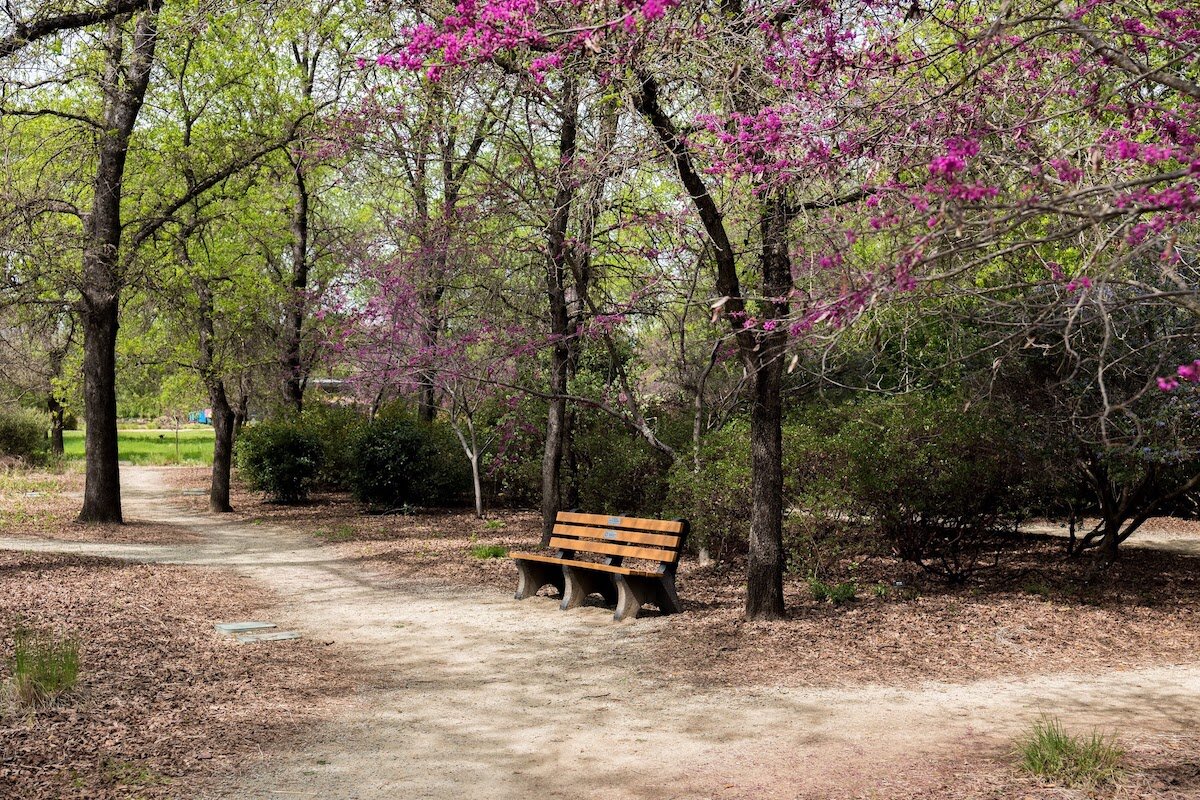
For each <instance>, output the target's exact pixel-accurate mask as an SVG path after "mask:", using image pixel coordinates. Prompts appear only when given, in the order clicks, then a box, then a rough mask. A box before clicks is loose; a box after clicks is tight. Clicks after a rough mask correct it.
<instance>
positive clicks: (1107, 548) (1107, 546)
mask: <svg viewBox="0 0 1200 800" xmlns="http://www.w3.org/2000/svg"><path fill="white" fill-rule="evenodd" d="M1120 535H1121V523H1120V522H1119V521H1118V522H1115V523H1105V525H1104V535H1103V536H1102V537H1100V549H1099V552H1098V553H1097V555H1096V558H1097V561H1099V562H1100V566H1103V567H1107V566H1109V565H1111V564H1113V563H1115V562H1116V560H1117V558H1118V557H1119V556H1120V554H1121V550H1120V544H1121V538H1120Z"/></svg>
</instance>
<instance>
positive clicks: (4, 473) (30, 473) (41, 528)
mask: <svg viewBox="0 0 1200 800" xmlns="http://www.w3.org/2000/svg"><path fill="white" fill-rule="evenodd" d="M82 502H83V473H82V472H81V471H80V470H79V469H78V468H76V467H75V466H74V465H70V464H68V465H65V466H63V467H62V468H60V469H57V470H55V471H44V470H23V469H15V470H5V469H0V536H28V537H37V538H40V539H52V540H54V541H60V542H111V543H119V544H186V543H188V542H194V541H198V540H199V538H200V537H198V536H196V535H195V534H193V533H190V532H188V531H186V530H184V529H182V528H177V527H172V526H169V525H155V524H152V523H149V522H145V521H141V520H137V519H129V520H127V521H126V524H124V525H80V524H78V523H76V522H75V518H76V517H77V516H78V515H79V508H80V506H81V504H82Z"/></svg>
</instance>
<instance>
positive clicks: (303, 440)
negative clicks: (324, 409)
mask: <svg viewBox="0 0 1200 800" xmlns="http://www.w3.org/2000/svg"><path fill="white" fill-rule="evenodd" d="M323 457H324V449H323V448H322V446H321V440H320V439H319V438H318V437H317V436H316V435H315V434H313V433H312V432H311V431H310V430H309V429H308V428H307V427H306V426H305V425H304V424H303V423H302V422H299V421H297V420H295V419H292V418H280V419H274V420H266V421H264V422H259V423H257V424H254V425H248V426H246V428H244V429H243V430H242V434H241V436H239V437H238V440H237V464H238V470H239V474H240V475H241V477H242V478H243V479H245V480H246V482H247V483H248V484H249V485H250V487H251V488H253V489H257V490H259V491H263V492H266V493H267V494H268V495H269V496H270V497H271V498H272V499H273V500H276V501H277V502H281V503H299V502H303V501H304V500H306V499H307V498H308V492H309V488H310V487H311V486H312V484H313V482H314V481H315V480H316V478H317V475H318V474H319V472H320V469H321V462H322V459H323Z"/></svg>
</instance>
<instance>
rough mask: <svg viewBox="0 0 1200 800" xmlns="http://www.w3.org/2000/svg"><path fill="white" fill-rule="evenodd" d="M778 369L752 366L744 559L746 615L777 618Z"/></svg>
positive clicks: (780, 608)
mask: <svg viewBox="0 0 1200 800" xmlns="http://www.w3.org/2000/svg"><path fill="white" fill-rule="evenodd" d="M782 373H783V368H782V364H781V362H780V360H779V359H778V358H771V359H770V360H768V361H767V362H766V363H762V364H760V365H759V367H758V371H757V373H756V375H755V377H754V380H753V382H752V391H753V394H754V402H753V405H752V406H751V410H750V461H751V478H750V497H751V505H750V559H749V564H748V565H747V570H746V617H747V619H780V618H782V617H783V616H784V605H783V561H784V559H783V399H782V394H781V392H780V382H781V377H782Z"/></svg>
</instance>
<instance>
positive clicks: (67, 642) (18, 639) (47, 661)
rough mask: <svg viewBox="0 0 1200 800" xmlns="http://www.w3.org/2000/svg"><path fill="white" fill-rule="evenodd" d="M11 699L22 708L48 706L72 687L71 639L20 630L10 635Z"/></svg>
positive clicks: (75, 656) (74, 651)
mask: <svg viewBox="0 0 1200 800" xmlns="http://www.w3.org/2000/svg"><path fill="white" fill-rule="evenodd" d="M10 667H11V670H12V688H13V696H14V697H15V698H16V700H17V702H18V703H19V704H20V705H22V706H25V707H32V708H39V707H44V706H48V705H50V704H51V703H53V702H54V701H55V700H57V699H58V698H59V697H61V696H63V695H64V694H66V693H67V692H69V691H71V690H72V689H74V688H75V684H76V683H77V682H78V680H79V645H78V643H77V642H75V640H73V639H60V638H57V637H55V636H51V635H49V634H43V633H37V632H34V631H30V630H25V629H20V630H17V631H15V632H14V633H13V656H12V661H11V662H10Z"/></svg>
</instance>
